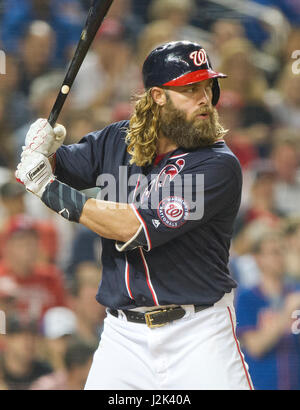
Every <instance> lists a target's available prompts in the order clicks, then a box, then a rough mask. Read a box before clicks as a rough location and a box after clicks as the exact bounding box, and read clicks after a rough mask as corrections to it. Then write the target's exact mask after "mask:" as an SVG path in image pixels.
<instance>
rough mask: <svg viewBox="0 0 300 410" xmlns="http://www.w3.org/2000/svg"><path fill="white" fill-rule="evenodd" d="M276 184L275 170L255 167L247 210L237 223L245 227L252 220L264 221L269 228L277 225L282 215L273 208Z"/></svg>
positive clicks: (270, 167)
mask: <svg viewBox="0 0 300 410" xmlns="http://www.w3.org/2000/svg"><path fill="white" fill-rule="evenodd" d="M275 182H276V172H275V169H274V168H273V167H272V166H271V165H270V166H268V165H267V164H265V166H264V167H263V165H261V166H260V167H259V166H258V165H256V167H255V171H254V179H253V182H252V186H251V191H250V197H249V198H248V206H247V209H245V210H244V212H243V215H240V216H239V223H240V224H242V226H245V225H247V224H249V223H251V222H252V221H254V220H257V219H259V220H262V219H263V220H265V221H266V222H267V223H268V224H269V225H270V226H276V225H279V224H280V222H281V217H282V216H283V215H281V214H280V212H279V211H278V210H277V209H276V208H275V203H274V187H275Z"/></svg>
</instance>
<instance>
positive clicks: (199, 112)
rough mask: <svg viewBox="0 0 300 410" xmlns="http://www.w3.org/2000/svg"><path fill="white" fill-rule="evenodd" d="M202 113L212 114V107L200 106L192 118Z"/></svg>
mask: <svg viewBox="0 0 300 410" xmlns="http://www.w3.org/2000/svg"><path fill="white" fill-rule="evenodd" d="M202 114H208V115H212V114H213V108H211V107H202V108H200V109H199V110H197V111H196V112H195V113H194V114H193V118H195V117H197V116H198V115H202Z"/></svg>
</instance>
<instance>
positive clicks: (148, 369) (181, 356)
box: [85, 292, 253, 390]
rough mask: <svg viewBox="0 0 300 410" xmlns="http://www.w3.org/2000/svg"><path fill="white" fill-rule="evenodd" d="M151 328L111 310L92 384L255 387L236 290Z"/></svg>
mask: <svg viewBox="0 0 300 410" xmlns="http://www.w3.org/2000/svg"><path fill="white" fill-rule="evenodd" d="M183 307H184V308H185V309H186V312H187V313H186V315H185V316H184V317H183V318H182V319H179V320H176V321H174V322H171V323H169V324H167V325H165V326H163V327H158V328H154V329H150V328H149V327H148V326H147V325H144V324H140V323H132V322H128V321H127V320H126V317H125V316H124V317H122V318H120V317H119V318H116V317H114V316H112V315H110V314H109V313H108V315H107V318H106V319H105V323H104V330H103V333H102V336H101V341H100V344H99V347H98V349H97V350H96V352H95V354H94V359H93V363H92V366H91V369H90V372H89V375H88V379H87V382H86V386H85V389H86V390H139V389H141V390H202V389H203V390H209V389H212V390H241V389H245V390H250V389H253V386H252V382H251V378H250V376H249V373H248V366H247V364H246V363H245V361H244V356H243V354H242V352H241V349H240V346H239V342H238V340H237V338H236V335H235V325H236V319H235V311H234V307H233V292H232V293H231V294H225V296H224V297H223V298H222V299H221V300H220V301H219V302H217V303H216V304H215V305H214V306H212V307H210V308H208V309H205V310H202V311H200V312H197V313H195V312H194V308H193V306H192V305H188V306H183Z"/></svg>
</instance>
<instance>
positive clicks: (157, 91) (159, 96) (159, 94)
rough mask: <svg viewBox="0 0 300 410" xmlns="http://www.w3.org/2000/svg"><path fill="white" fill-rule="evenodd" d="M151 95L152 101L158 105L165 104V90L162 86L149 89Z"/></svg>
mask: <svg viewBox="0 0 300 410" xmlns="http://www.w3.org/2000/svg"><path fill="white" fill-rule="evenodd" d="M151 96H152V98H153V101H154V102H156V104H158V105H160V106H163V105H165V103H166V102H167V96H166V93H165V90H163V89H162V88H159V87H153V88H152V89H151Z"/></svg>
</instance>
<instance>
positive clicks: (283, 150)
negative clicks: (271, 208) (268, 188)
mask: <svg viewBox="0 0 300 410" xmlns="http://www.w3.org/2000/svg"><path fill="white" fill-rule="evenodd" d="M271 158H272V162H273V164H274V168H275V170H276V173H277V179H276V183H275V187H274V189H275V191H274V193H275V197H274V205H275V207H276V209H277V210H278V211H279V212H281V213H282V214H283V215H285V216H295V215H297V214H299V213H300V210H299V203H300V173H299V146H298V143H297V141H294V140H292V139H289V138H287V139H284V138H283V139H281V140H278V141H275V142H274V145H273V148H272V154H271Z"/></svg>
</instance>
